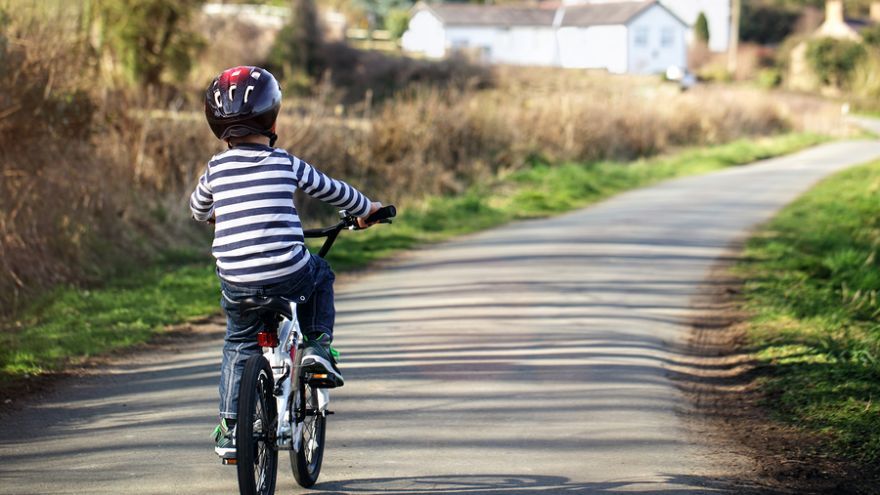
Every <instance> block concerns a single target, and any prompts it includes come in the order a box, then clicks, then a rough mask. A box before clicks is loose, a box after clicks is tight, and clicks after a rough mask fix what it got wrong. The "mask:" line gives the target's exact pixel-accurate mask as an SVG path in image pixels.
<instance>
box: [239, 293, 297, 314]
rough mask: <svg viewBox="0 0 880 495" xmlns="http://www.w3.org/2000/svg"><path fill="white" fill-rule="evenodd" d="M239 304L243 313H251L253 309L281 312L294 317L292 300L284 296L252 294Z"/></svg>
mask: <svg viewBox="0 0 880 495" xmlns="http://www.w3.org/2000/svg"><path fill="white" fill-rule="evenodd" d="M238 304H239V307H240V308H241V311H242V312H243V313H250V312H252V311H271V312H273V313H278V314H281V315H282V316H284V317H285V318H287V319H288V320H292V319H293V313H292V312H291V311H290V301H288V300H287V299H284V298H283V297H276V296H269V297H260V296H252V297H247V298H244V299H242V300H241V301H239V302H238Z"/></svg>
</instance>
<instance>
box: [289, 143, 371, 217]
mask: <svg viewBox="0 0 880 495" xmlns="http://www.w3.org/2000/svg"><path fill="white" fill-rule="evenodd" d="M291 164H292V165H293V171H294V174H295V175H296V180H297V184H298V185H299V188H300V189H302V190H303V191H304V192H305V193H306V194H308V195H309V196H311V197H313V198H315V199H320V200H321V201H324V202H326V203H330V204H331V205H333V206H338V207H339V208H342V209H343V210H347V211H348V212H349V213H350V214H352V215H354V216H356V217H359V218H363V217H366V216H368V215H369V214H370V212H371V211H373V210H375V208H374V206H373V204H372V203H371V202H370V200H369V199H368V198H367V197H366V196H365V195H364V194H363V193H362V192H360V191H358V190H357V189H355V188H354V187H352V186H350V185H348V184H346V183H345V182H343V181H341V180H336V179H334V178H332V177H330V176H328V175H326V174H324V173H323V172H321V171H320V170H318V169H316V168H315V167H312V166H311V165H309V164H308V163H306V162H304V161H302V160H300V159H299V158H297V157H295V156H291Z"/></svg>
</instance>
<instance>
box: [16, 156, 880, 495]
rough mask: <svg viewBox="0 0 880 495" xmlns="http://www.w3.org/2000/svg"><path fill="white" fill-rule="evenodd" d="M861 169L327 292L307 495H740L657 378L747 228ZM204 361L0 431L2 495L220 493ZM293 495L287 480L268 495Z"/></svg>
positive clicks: (551, 231) (692, 198)
mask: <svg viewBox="0 0 880 495" xmlns="http://www.w3.org/2000/svg"><path fill="white" fill-rule="evenodd" d="M878 156H880V142H875V141H851V142H840V143H834V144H828V145H824V146H821V147H818V148H814V149H811V150H808V151H805V152H801V153H798V154H795V155H792V156H789V157H784V158H779V159H774V160H769V161H766V162H762V163H758V164H755V165H750V166H743V167H736V168H731V169H728V170H725V171H722V172H718V173H713V174H709V175H704V176H700V177H692V178H685V179H681V180H675V181H670V182H666V183H663V184H660V185H658V186H656V187H651V188H647V189H641V190H637V191H632V192H629V193H625V194H622V195H619V196H617V197H615V198H612V199H611V200H608V201H605V202H603V203H601V204H598V205H595V206H593V207H591V208H587V209H585V210H581V211H577V212H573V213H570V214H567V215H563V216H560V217H556V218H553V219H548V220H539V221H528V222H517V223H513V224H511V225H508V226H506V227H502V228H499V229H494V230H491V231H488V232H484V233H481V234H478V235H473V236H468V237H466V238H462V239H460V240H457V241H454V242H449V243H445V244H442V245H438V246H434V247H430V248H427V249H423V250H419V251H416V252H413V253H410V254H407V255H405V256H403V257H401V259H399V260H397V261H396V262H393V263H389V264H388V265H387V266H384V267H381V269H379V270H377V271H375V272H374V273H372V274H370V275H367V276H364V277H360V278H358V279H356V280H350V281H348V282H347V283H343V284H341V286H340V287H339V288H338V295H337V308H338V324H337V345H338V347H339V348H340V350H341V351H342V353H343V356H342V357H343V371H344V372H345V375H346V378H347V384H346V386H345V387H344V388H342V389H339V390H338V391H334V392H333V403H332V408H333V409H335V410H336V411H337V415H335V416H332V417H331V421H330V423H329V425H330V426H329V433H328V439H327V452H326V457H325V462H324V470H323V472H322V474H321V478H320V481H319V484H318V485H317V486H316V487H315V490H314V491H317V492H322V493H358V494H360V493H394V494H462V493H515V494H538V493H540V494H549V493H629V492H640V493H654V494H675V493H735V492H736V491H737V490H738V487H741V484H740V481H741V480H733V479H728V478H727V477H726V475H725V474H724V469H723V466H720V467H719V465H718V459H719V454H720V453H719V452H717V449H716V448H713V446H712V445H706V444H704V443H705V442H704V441H703V439H701V438H700V437H698V436H695V435H693V433H692V431H691V430H690V429H689V425H688V424H687V416H686V415H682V414H681V413H682V412H683V411H685V410H687V408H688V402H687V400H686V399H685V397H684V396H683V394H682V392H681V391H680V390H679V388H678V386H677V384H676V381H675V380H673V379H672V378H673V375H677V379H678V380H681V379H685V380H686V379H688V373H687V369H688V366H689V359H690V356H688V355H687V353H686V352H685V351H683V346H682V345H681V344H682V343H683V342H684V341H685V339H686V337H687V335H688V331H689V326H688V322H689V320H690V318H692V317H693V316H694V315H695V314H696V313H697V312H699V311H700V310H701V308H699V307H695V305H694V296H695V295H697V294H696V293H697V291H698V290H699V287H700V286H701V284H703V283H705V281H706V278H707V275H708V273H709V270H710V268H711V267H712V266H713V264H715V263H716V262H717V261H718V259H719V258H720V257H724V256H729V251H727V248H728V247H729V246H730V245H731V243H733V242H735V241H736V240H738V239H741V238H742V237H743V236H744V235H746V234H747V233H748V231H749V229H751V228H753V227H754V226H755V225H756V224H758V223H760V222H762V221H764V220H766V219H768V218H769V217H770V216H771V215H772V214H773V212H775V211H776V210H777V209H778V208H780V207H781V206H783V205H784V204H786V203H787V202H789V201H791V200H792V199H793V198H795V197H796V196H797V195H798V194H800V193H802V192H803V191H805V190H806V189H807V188H808V187H809V186H811V185H812V184H814V183H815V182H816V181H817V180H818V179H820V178H821V177H823V176H825V175H827V174H830V173H832V172H834V171H836V170H839V169H842V168H844V167H846V166H850V165H854V164H859V163H863V162H866V161H868V160H870V159H873V158H876V157H878ZM389 228H394V227H393V226H391V227H389ZM219 351H220V340H219V334H218V333H217V332H215V333H213V334H212V335H211V336H210V338H206V339H205V340H204V341H203V342H197V343H196V344H189V345H187V346H186V348H184V349H180V350H179V352H156V353H149V354H140V355H137V356H132V357H129V358H126V359H125V360H124V361H123V363H122V364H116V365H112V366H107V367H106V369H102V370H100V372H99V373H96V374H94V375H92V376H87V377H83V378H77V379H75V380H65V381H63V382H61V383H59V386H58V387H56V389H54V390H53V391H52V392H50V393H47V394H46V395H45V396H43V397H41V398H40V399H39V400H34V401H31V402H30V403H29V404H27V405H25V406H24V407H23V408H21V409H19V410H18V411H17V412H15V414H13V415H11V416H7V417H5V418H2V421H0V438H2V442H0V458H2V459H3V462H2V463H0V493H3V494H19V495H23V494H48V493H77V494H123V493H125V494H128V493H132V494H133V493H137V494H148V493H149V494H154V493H156V494H158V493H163V494H203V493H237V486H236V476H235V469H234V468H228V467H222V466H221V465H220V464H219V463H218V462H217V460H216V459H215V457H214V455H213V452H212V449H211V444H210V441H209V439H208V436H209V434H210V431H211V429H212V428H213V426H214V424H215V414H216V412H215V411H216V394H217V391H216V387H217V381H218V364H219V359H220V352H219ZM722 457H723V456H722ZM730 461H731V462H735V461H736V459H731V460H730ZM301 492H303V490H301V489H299V488H298V487H296V486H295V485H294V482H293V478H292V476H291V474H290V469H289V467H288V466H287V465H286V463H285V464H282V466H281V471H280V473H279V485H278V490H277V493H301Z"/></svg>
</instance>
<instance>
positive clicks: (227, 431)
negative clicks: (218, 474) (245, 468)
mask: <svg viewBox="0 0 880 495" xmlns="http://www.w3.org/2000/svg"><path fill="white" fill-rule="evenodd" d="M228 421H229V420H228V419H226V418H223V419H221V420H220V424H219V425H217V427H216V428H214V433H212V434H211V438H212V439H213V440H214V442H215V443H216V445H215V446H214V452H216V453H217V455H218V456H220V458H221V459H235V423H233V424H232V425H231V426H230V425H229V423H228Z"/></svg>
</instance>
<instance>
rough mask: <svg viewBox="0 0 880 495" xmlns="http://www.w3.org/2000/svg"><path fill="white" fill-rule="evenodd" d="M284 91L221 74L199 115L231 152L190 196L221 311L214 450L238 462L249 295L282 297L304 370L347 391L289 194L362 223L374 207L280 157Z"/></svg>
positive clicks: (260, 72)
mask: <svg viewBox="0 0 880 495" xmlns="http://www.w3.org/2000/svg"><path fill="white" fill-rule="evenodd" d="M280 107H281V89H280V86H279V84H278V82H277V81H276V80H275V78H274V77H273V76H272V74H270V73H269V72H268V71H266V70H264V69H261V68H259V67H234V68H232V69H228V70H225V71H223V72H222V73H221V74H220V75H219V76H217V78H215V79H214V81H213V82H212V83H211V85H210V86H208V89H207V91H206V93H205V116H206V117H207V120H208V124H209V125H210V127H211V130H212V131H213V132H214V135H216V136H217V138H218V139H221V140H224V141H225V142H226V144H227V147H228V149H227V150H226V151H223V152H222V153H219V154H217V155H214V157H213V158H211V160H210V161H209V162H208V166H207V169H206V170H205V173H204V174H203V175H202V176H201V178H200V179H199V184H198V185H197V186H196V188H195V190H194V191H193V193H192V196H191V197H190V209H191V210H192V214H193V217H194V218H195V219H196V220H200V221H211V220H213V221H215V222H216V225H215V227H214V242H213V244H212V248H211V252H212V254H213V255H214V257H215V258H216V259H217V276H218V277H219V278H220V287H221V293H222V297H221V300H220V305H221V306H222V307H223V309H224V310H225V312H226V322H227V326H226V338H225V341H224V345H223V363H222V365H221V371H220V425H219V426H218V427H217V428H216V429H215V430H214V440H215V441H216V446H215V449H214V450H215V451H216V452H217V454H218V455H219V456H221V457H234V456H235V443H234V438H235V434H234V429H235V421H236V411H237V401H238V384H239V381H240V380H241V374H242V371H243V369H244V363H245V361H246V360H247V358H248V357H250V356H252V355H255V354H259V353H260V352H261V350H260V346H259V344H258V343H257V339H256V334H257V332H258V331H259V330H260V329H261V327H260V318H259V315H257V314H254V313H245V312H242V311H241V310H240V309H239V307H238V306H239V301H241V300H242V299H245V298H247V297H252V296H282V297H284V298H286V299H289V300H291V301H293V302H295V303H296V304H297V319H298V321H299V324H300V328H301V330H302V332H303V335H305V337H306V339H307V342H306V348H305V350H304V352H303V359H302V367H303V369H304V370H306V371H309V372H313V373H316V374H317V373H321V374H327V375H328V378H329V382H330V383H329V386H331V387H339V386H342V385H343V384H344V380H343V378H342V374H341V373H340V372H339V368H338V366H337V363H336V360H335V358H334V351H333V350H332V349H331V347H330V343H331V342H332V340H333V323H334V319H335V309H334V306H333V281H334V279H335V277H334V275H333V272H332V271H331V270H330V266H329V265H328V264H327V262H326V261H324V260H323V259H322V258H320V257H318V256H311V255H310V254H309V251H308V250H307V249H306V247H305V245H304V239H303V232H302V224H301V223H300V220H299V216H298V215H297V211H296V206H295V205H294V192H295V191H296V189H297V188H300V189H302V190H303V191H304V192H305V193H306V194H308V195H310V196H312V197H313V198H316V199H320V200H322V201H325V202H327V203H330V204H332V205H334V206H337V207H340V208H342V209H345V210H348V212H349V213H351V214H352V215H354V216H356V217H358V219H359V220H358V222H359V224H360V227H362V228H366V227H368V226H369V225H367V224H365V223H364V222H363V219H364V218H366V217H367V216H369V214H370V213H372V212H374V211H376V210H378V209H379V207H381V206H382V205H381V203H373V202H371V201H370V200H369V199H367V197H366V196H364V195H363V194H362V193H361V192H360V191H358V190H357V189H355V188H354V187H352V186H350V185H348V184H346V183H345V182H342V181H338V180H335V179H332V178H331V177H329V176H327V175H325V174H324V173H322V172H321V171H319V170H318V169H316V168H314V167H312V166H311V165H309V164H308V163H306V162H304V161H302V160H300V159H299V158H297V157H295V156H293V155H291V154H290V153H288V152H287V151H285V150H283V149H280V148H275V147H274V145H275V140H276V139H277V136H276V135H275V120H276V118H277V116H278V111H279V109H280Z"/></svg>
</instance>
